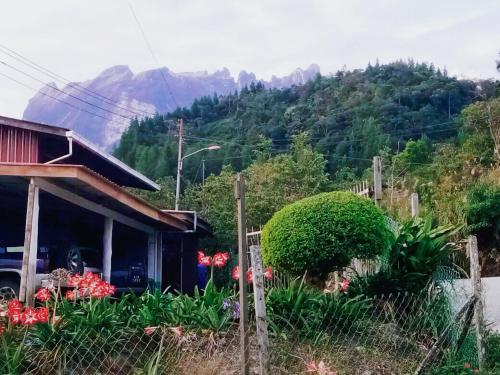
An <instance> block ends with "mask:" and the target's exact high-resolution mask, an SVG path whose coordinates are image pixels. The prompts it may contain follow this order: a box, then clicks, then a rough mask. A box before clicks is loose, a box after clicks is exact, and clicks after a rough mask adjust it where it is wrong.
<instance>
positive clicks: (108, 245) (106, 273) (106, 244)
mask: <svg viewBox="0 0 500 375" xmlns="http://www.w3.org/2000/svg"><path fill="white" fill-rule="evenodd" d="M102 242H103V246H102V248H103V252H102V277H103V279H104V280H105V281H107V282H108V283H109V282H111V258H112V255H113V219H112V218H110V217H105V218H104V234H103V237H102Z"/></svg>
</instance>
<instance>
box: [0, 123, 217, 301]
mask: <svg viewBox="0 0 500 375" xmlns="http://www.w3.org/2000/svg"><path fill="white" fill-rule="evenodd" d="M127 188H139V189H146V190H152V191H154V190H158V189H159V187H158V185H157V184H155V183H154V182H153V181H150V180H149V179H148V178H146V177H145V176H143V175H142V174H140V173H139V172H137V171H135V170H133V169H132V168H130V167H128V166H127V165H125V164H124V163H122V162H121V161H119V160H117V159H116V158H114V157H113V156H112V155H110V154H108V153H106V152H104V151H102V150H100V149H98V148H97V147H96V146H94V145H93V144H91V143H90V142H89V141H87V140H86V139H85V138H83V137H81V136H79V135H78V134H76V133H74V132H73V131H71V130H69V129H64V128H61V127H56V126H49V125H44V124H39V123H34V122H29V121H23V120H17V119H12V118H8V117H2V116H0V288H2V287H10V288H11V289H12V290H13V291H16V292H17V291H18V292H19V297H20V298H21V299H22V300H26V301H30V299H31V296H32V295H33V293H34V291H35V288H37V286H38V285H40V284H42V283H43V282H44V281H45V280H46V279H47V276H48V273H49V272H50V271H51V270H53V269H56V268H66V269H70V270H71V271H74V272H82V271H83V270H84V269H87V270H90V271H94V272H101V273H102V277H103V278H104V279H105V280H108V281H111V282H112V283H116V284H118V287H121V288H123V289H128V288H132V289H136V287H139V288H138V289H140V287H142V286H144V283H146V285H147V283H148V282H149V283H154V285H155V286H157V287H161V288H166V287H167V286H171V287H172V288H173V289H175V290H180V291H184V292H189V291H192V290H193V288H194V285H195V282H196V250H197V242H198V240H199V238H200V237H203V236H207V235H210V228H209V226H208V225H207V223H206V222H204V221H203V220H201V219H200V218H198V217H197V215H196V213H195V212H187V211H162V210H160V209H158V208H156V207H154V206H152V205H151V204H149V203H147V202H145V201H144V200H142V199H140V198H138V197H137V196H135V195H133V194H132V193H131V192H130V191H129V190H128V189H127ZM16 289H19V290H16Z"/></svg>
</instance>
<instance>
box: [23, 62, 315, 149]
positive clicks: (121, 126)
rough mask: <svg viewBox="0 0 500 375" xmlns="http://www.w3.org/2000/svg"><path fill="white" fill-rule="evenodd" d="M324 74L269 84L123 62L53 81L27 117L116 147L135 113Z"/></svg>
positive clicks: (310, 71) (243, 76)
mask: <svg viewBox="0 0 500 375" xmlns="http://www.w3.org/2000/svg"><path fill="white" fill-rule="evenodd" d="M319 72H320V69H319V66H318V65H311V66H309V67H308V68H307V69H305V70H303V69H300V68H299V69H296V70H294V71H293V72H292V73H291V74H290V75H288V76H285V77H279V78H278V77H276V76H273V77H272V79H271V80H270V81H268V82H267V81H264V80H257V78H256V76H255V74H253V73H248V72H246V71H241V72H240V73H239V75H238V78H237V79H234V78H233V77H232V76H231V74H230V72H229V70H228V69H227V68H223V69H222V70H218V71H216V72H214V73H208V72H207V71H201V72H189V73H175V72H172V71H171V70H169V69H168V68H160V69H153V70H148V71H145V72H142V73H137V74H134V73H133V72H132V71H131V70H130V68H129V67H128V66H126V65H118V66H114V67H111V68H109V69H106V70H105V71H103V72H102V73H101V74H99V75H98V76H97V77H96V78H94V79H91V80H88V81H85V82H77V83H69V84H66V85H63V86H58V83H55V82H52V83H48V84H47V85H45V86H44V87H43V88H42V89H41V90H40V91H39V92H38V93H37V94H36V95H35V96H34V97H33V98H31V99H30V101H29V103H28V106H27V107H26V109H25V111H24V113H23V119H25V120H30V121H36V122H42V123H47V124H54V125H60V126H64V127H67V128H70V129H73V130H75V131H77V132H78V133H79V134H82V135H83V136H85V137H86V138H88V139H90V140H91V141H92V142H94V143H95V144H97V145H99V146H101V147H102V148H106V149H110V148H112V147H113V146H114V145H115V144H116V143H117V142H118V141H119V140H120V136H121V135H122V133H123V132H124V131H125V129H127V128H128V126H129V122H130V120H131V119H132V118H134V117H139V118H140V117H145V116H148V115H153V114H155V113H157V112H158V113H164V112H169V111H172V110H174V109H175V108H176V107H189V106H190V105H191V104H192V102H193V100H194V99H196V98H199V97H201V96H205V95H213V94H214V93H217V94H220V95H224V94H227V93H229V92H234V91H236V90H241V89H242V88H243V87H245V86H249V85H250V84H251V83H252V82H257V81H260V82H262V83H263V84H264V85H265V86H266V87H269V88H283V87H289V86H292V85H300V84H303V83H305V82H307V81H308V80H310V79H312V78H313V77H314V76H315V75H316V74H318V73H319Z"/></svg>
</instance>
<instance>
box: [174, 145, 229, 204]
mask: <svg viewBox="0 0 500 375" xmlns="http://www.w3.org/2000/svg"><path fill="white" fill-rule="evenodd" d="M220 149H221V147H220V146H219V145H212V146H208V147H205V148H201V149H199V150H197V151H195V152H192V153H190V154H187V155H185V156H181V152H182V149H181V148H179V157H178V163H177V186H176V189H175V210H176V211H178V210H179V196H180V193H181V174H182V162H183V161H184V159H186V158H188V157H190V156H193V155H194V154H197V153H199V152H202V151H216V150H220Z"/></svg>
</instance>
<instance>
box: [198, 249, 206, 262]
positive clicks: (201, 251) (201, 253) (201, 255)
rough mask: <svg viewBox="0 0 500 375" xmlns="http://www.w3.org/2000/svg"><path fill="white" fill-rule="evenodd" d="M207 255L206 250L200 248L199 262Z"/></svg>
mask: <svg viewBox="0 0 500 375" xmlns="http://www.w3.org/2000/svg"><path fill="white" fill-rule="evenodd" d="M204 257H205V252H204V251H203V250H198V263H201V259H202V258H204Z"/></svg>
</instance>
